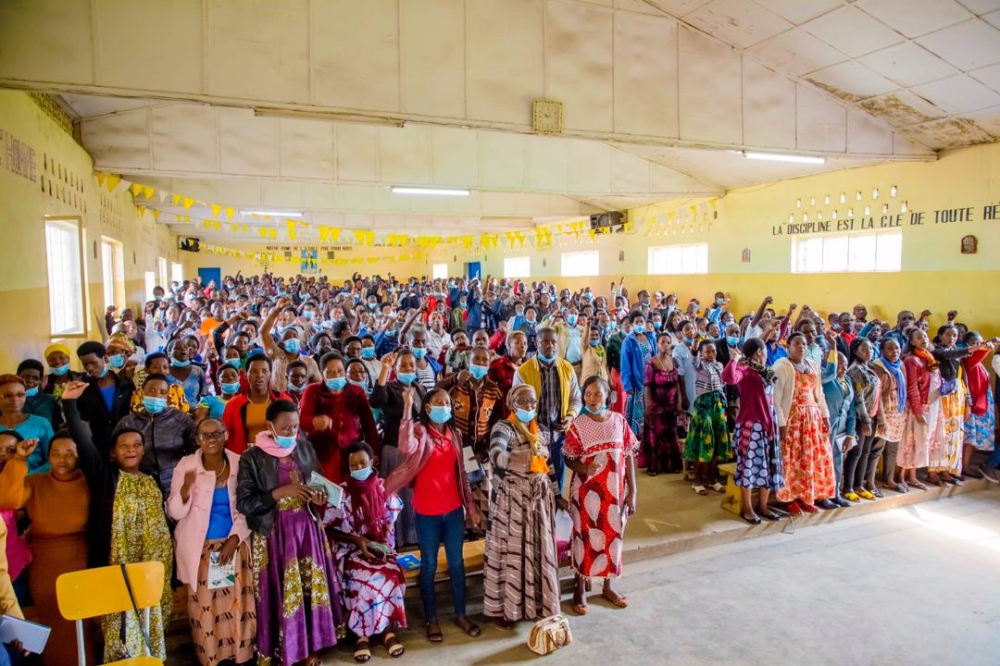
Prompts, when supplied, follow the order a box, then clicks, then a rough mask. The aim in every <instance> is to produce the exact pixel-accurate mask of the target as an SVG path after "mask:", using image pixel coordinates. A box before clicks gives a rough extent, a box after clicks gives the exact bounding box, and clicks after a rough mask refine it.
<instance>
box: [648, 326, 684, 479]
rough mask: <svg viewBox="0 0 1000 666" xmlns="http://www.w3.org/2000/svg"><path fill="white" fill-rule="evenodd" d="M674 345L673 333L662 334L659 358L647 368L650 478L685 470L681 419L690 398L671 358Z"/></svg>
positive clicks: (659, 338) (658, 351) (652, 359)
mask: <svg viewBox="0 0 1000 666" xmlns="http://www.w3.org/2000/svg"><path fill="white" fill-rule="evenodd" d="M671 341H672V336H671V335H670V334H669V333H660V335H659V336H657V338H656V350H657V354H656V356H653V357H652V358H651V359H650V360H649V362H648V363H647V364H646V428H645V430H644V433H643V438H642V444H643V450H644V451H645V453H646V455H645V458H646V461H645V462H646V473H647V474H649V475H650V476H656V475H657V474H660V473H661V472H662V473H667V474H673V473H676V472H681V471H683V469H684V460H683V456H682V451H681V441H680V439H679V437H678V435H677V419H678V417H679V416H680V415H681V414H682V413H683V412H685V411H686V410H687V394H686V393H685V392H684V378H683V377H682V376H681V375H680V372H679V371H678V369H677V366H676V364H675V363H674V359H673V357H672V355H671V354H672V350H673V343H672V342H671Z"/></svg>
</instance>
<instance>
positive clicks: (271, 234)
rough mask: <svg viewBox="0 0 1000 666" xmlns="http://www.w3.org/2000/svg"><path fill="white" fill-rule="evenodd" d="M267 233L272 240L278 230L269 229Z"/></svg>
mask: <svg viewBox="0 0 1000 666" xmlns="http://www.w3.org/2000/svg"><path fill="white" fill-rule="evenodd" d="M267 235H268V236H270V237H271V240H274V239H275V238H277V237H278V230H277V229H269V230H268V233H267Z"/></svg>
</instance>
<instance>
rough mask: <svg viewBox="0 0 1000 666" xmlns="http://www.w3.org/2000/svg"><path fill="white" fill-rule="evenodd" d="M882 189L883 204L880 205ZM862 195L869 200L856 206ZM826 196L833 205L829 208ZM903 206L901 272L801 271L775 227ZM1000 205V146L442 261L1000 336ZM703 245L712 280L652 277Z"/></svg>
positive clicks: (637, 215)
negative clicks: (588, 272)
mask: <svg viewBox="0 0 1000 666" xmlns="http://www.w3.org/2000/svg"><path fill="white" fill-rule="evenodd" d="M893 185H895V186H896V187H897V188H898V192H897V196H896V197H890V196H889V191H890V188H891V187H892V186H893ZM876 187H877V188H878V189H879V198H878V199H877V200H875V201H873V200H872V190H873V189H874V188H876ZM858 191H861V192H862V193H863V194H862V201H860V202H858V201H855V194H856V192H858ZM841 192H843V193H845V195H846V196H847V203H846V204H840V203H839V197H840V193H841ZM826 195H829V196H830V197H831V203H830V205H824V204H823V200H824V197H825V196H826ZM811 197H815V198H816V205H814V206H812V205H810V204H809V201H810V198H811ZM797 199H802V205H803V207H802V208H796V200H797ZM904 201H905V202H906V203H907V206H908V209H909V212H908V213H906V214H905V215H904V216H903V217H904V221H903V225H902V227H901V230H902V233H903V257H902V272H900V273H836V274H791V272H790V268H791V252H792V237H790V236H788V235H787V234H782V235H777V236H776V235H773V231H772V227H773V226H781V227H783V230H785V231H787V225H788V216H789V215H790V214H794V215H795V216H796V222H801V216H802V214H803V213H804V212H805V213H807V214H809V216H810V219H811V220H815V216H816V213H817V212H821V213H823V217H824V219H825V220H827V221H829V220H830V218H831V214H832V211H833V210H837V211H838V217H839V218H840V219H843V218H844V216H845V214H846V212H847V209H848V208H854V210H855V214H856V219H857V218H858V217H860V216H861V215H862V213H863V211H864V207H865V206H866V205H867V206H870V207H871V208H872V214H873V215H874V217H875V225H876V227H877V226H879V225H880V224H881V219H880V218H881V216H882V205H883V204H884V203H888V204H889V207H890V213H891V214H897V213H899V211H900V209H901V205H902V202H904ZM702 203H704V204H705V205H704V206H702V205H701V204H702ZM712 203H714V211H715V212H717V217H714V216H713V206H712ZM692 205H694V206H695V211H694V214H693V215H692V211H691V210H690V206H692ZM991 205H1000V144H992V145H985V146H976V147H972V148H966V149H963V150H958V151H954V152H951V153H948V154H945V155H943V156H942V157H941V159H940V160H938V161H937V162H933V163H893V164H885V165H880V166H875V167H866V168H862V169H852V170H845V171H840V172H836V173H830V174H825V175H819V176H813V177H808V178H800V179H796V180H789V181H783V182H779V183H773V184H769V185H763V186H758V187H754V188H747V189H742V190H734V191H731V192H729V193H728V194H727V195H726V196H725V197H723V198H721V199H719V200H717V201H715V202H702V201H700V200H699V201H678V202H667V203H664V204H660V205H656V206H648V207H642V208H637V209H632V210H630V211H629V219H630V220H631V221H633V222H634V223H635V230H634V231H633V232H632V233H630V234H613V235H610V236H600V235H598V236H597V239H596V241H592V240H590V238H589V237H588V235H587V234H586V233H584V234H582V235H581V237H580V238H579V239H575V238H573V237H572V236H562V237H559V236H556V237H554V239H553V244H552V246H551V247H546V248H542V249H536V248H534V247H532V246H531V244H530V243H529V244H528V245H527V246H526V247H525V248H523V249H522V248H515V249H508V248H503V247H501V248H500V249H491V250H479V251H477V252H474V253H468V254H465V255H464V256H463V253H462V252H461V251H459V252H458V253H457V254H458V257H457V261H452V257H453V256H454V252H453V250H452V249H451V248H444V249H440V250H438V251H437V252H436V253H434V254H433V255H432V259H431V261H432V262H434V261H447V262H448V263H449V265H450V271H451V272H452V273H454V274H460V273H461V272H462V268H463V266H464V263H463V262H465V261H469V260H470V259H472V260H479V261H482V262H483V274H484V275H490V274H492V275H494V276H501V275H502V274H503V260H504V257H508V256H510V257H513V256H529V257H530V258H531V269H532V279H548V280H555V281H556V283H557V284H558V285H559V286H564V285H565V286H567V287H571V288H577V287H580V286H583V285H588V284H589V285H592V286H594V287H595V288H597V289H598V290H599V291H600V293H606V291H607V289H608V286H609V284H610V282H611V281H612V280H617V279H619V278H620V277H621V276H622V275H625V276H626V280H625V285H626V287H628V288H629V289H630V290H631V293H632V294H633V295H634V294H635V293H636V291H638V290H639V289H641V288H648V289H662V290H663V291H666V292H670V291H676V292H678V293H679V294H680V297H681V299H682V301H684V302H686V300H687V299H689V298H694V297H697V298H700V299H701V301H702V303H706V302H707V300H708V299H711V298H712V295H713V293H714V292H715V291H717V290H721V291H725V292H726V293H727V294H730V296H731V297H732V299H733V301H734V304H735V308H736V311H737V312H740V313H742V312H749V311H750V310H752V309H755V308H756V307H757V306H758V305H759V303H760V299H761V298H762V297H763V296H765V295H771V296H773V297H774V298H775V301H776V304H777V305H778V306H779V307H784V306H785V305H787V304H788V303H789V302H796V303H798V304H799V305H800V306H801V305H803V304H807V305H810V306H811V307H813V308H814V309H817V310H820V311H824V312H827V311H839V310H842V309H845V308H848V307H851V306H853V305H854V304H855V303H857V302H864V303H865V304H867V305H868V308H869V311H871V312H874V313H876V315H877V316H880V317H882V318H890V319H892V320H893V321H894V320H895V315H896V312H898V311H899V310H901V309H914V310H918V311H919V310H921V309H923V308H925V307H926V308H928V309H930V310H931V311H932V312H934V313H935V317H933V318H932V320H931V321H932V324H935V325H936V324H939V323H942V320H943V319H944V316H943V315H944V313H945V312H947V310H949V309H957V310H959V312H960V316H959V320H960V321H963V322H965V323H967V324H969V325H970V326H973V327H977V328H979V329H981V330H983V331H984V332H987V333H1000V294H998V291H997V289H996V285H997V284H1000V219H996V220H984V219H983V218H984V210H983V209H984V207H986V206H991ZM970 207H971V209H972V210H971V215H972V219H971V220H970V221H962V222H954V223H949V224H935V222H934V215H935V211H936V210H940V209H953V208H963V209H964V208H970ZM914 212H923V213H924V224H923V225H911V224H910V219H911V215H912V214H913V213H914ZM997 217H998V218H1000V208H998V209H997ZM692 219H693V220H694V221H691V220H692ZM856 224H858V223H856ZM831 233H834V232H831ZM967 234H972V235H974V236H976V237H977V238H978V241H979V248H978V249H979V251H978V253H977V254H974V255H963V254H961V253H960V251H959V249H960V242H961V238H962V237H963V236H965V235H967ZM823 235H826V234H823ZM796 237H798V238H802V237H805V236H796ZM695 242H707V243H708V244H709V266H708V269H709V274H708V275H661V276H649V275H646V271H647V262H648V248H649V247H652V246H660V245H673V244H685V243H695ZM745 248H746V249H749V250H750V252H751V261H750V262H749V263H743V262H742V253H743V250H744V249H745ZM594 249H599V250H600V252H601V256H600V264H599V266H597V267H595V276H594V277H588V278H561V277H559V273H560V255H561V254H562V253H564V252H579V251H587V250H594ZM620 252H621V253H624V254H623V255H622V256H621V258H620V257H619V253H620Z"/></svg>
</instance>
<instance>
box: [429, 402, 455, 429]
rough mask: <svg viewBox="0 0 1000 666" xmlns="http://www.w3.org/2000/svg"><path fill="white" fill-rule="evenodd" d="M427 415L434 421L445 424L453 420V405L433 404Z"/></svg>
mask: <svg viewBox="0 0 1000 666" xmlns="http://www.w3.org/2000/svg"><path fill="white" fill-rule="evenodd" d="M427 416H429V417H430V419H431V421H434V423H437V424H438V425H443V424H445V423H447V422H448V421H450V420H451V407H449V406H447V405H431V408H430V411H429V412H428V413H427Z"/></svg>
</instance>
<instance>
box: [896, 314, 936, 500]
mask: <svg viewBox="0 0 1000 666" xmlns="http://www.w3.org/2000/svg"><path fill="white" fill-rule="evenodd" d="M929 345H930V342H929V341H928V339H927V333H925V332H924V331H923V330H922V329H920V328H911V329H910V330H909V331H908V332H907V345H906V356H905V357H904V358H903V368H904V372H905V375H906V423H905V425H904V428H903V439H902V441H901V442H900V445H899V466H900V467H901V468H902V470H903V471H902V475H903V476H902V478H903V480H904V482H905V483H906V485H907V486H910V487H914V488H919V489H920V490H927V486H926V485H924V484H923V483H921V482H920V481H919V480H918V479H917V470H918V469H920V468H921V467H927V466H928V465H929V464H930V459H931V455H932V450H933V451H934V453H933V455H934V456H935V457H937V456H938V455H939V454H938V451H939V449H941V448H943V446H944V419H943V418H942V417H941V373H940V371H939V370H938V362H937V360H936V359H935V358H934V356H933V355H932V354H931V353H930V351H929V350H928V348H927V347H928V346H929Z"/></svg>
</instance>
